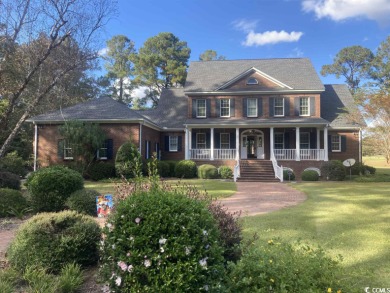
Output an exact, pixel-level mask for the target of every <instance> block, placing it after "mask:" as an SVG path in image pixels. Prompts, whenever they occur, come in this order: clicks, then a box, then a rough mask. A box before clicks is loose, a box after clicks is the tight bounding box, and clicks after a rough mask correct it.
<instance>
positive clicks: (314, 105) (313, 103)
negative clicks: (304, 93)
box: [309, 97, 316, 116]
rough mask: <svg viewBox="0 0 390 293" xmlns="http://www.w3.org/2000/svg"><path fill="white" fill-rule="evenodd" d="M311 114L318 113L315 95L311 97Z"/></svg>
mask: <svg viewBox="0 0 390 293" xmlns="http://www.w3.org/2000/svg"><path fill="white" fill-rule="evenodd" d="M309 99H310V102H309V103H310V116H315V115H316V99H315V97H310V98H309Z"/></svg>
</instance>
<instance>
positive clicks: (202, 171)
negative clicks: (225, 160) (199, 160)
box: [198, 164, 218, 179]
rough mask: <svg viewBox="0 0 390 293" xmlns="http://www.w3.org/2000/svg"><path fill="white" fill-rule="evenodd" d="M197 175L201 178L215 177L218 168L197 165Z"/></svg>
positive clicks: (216, 176)
mask: <svg viewBox="0 0 390 293" xmlns="http://www.w3.org/2000/svg"><path fill="white" fill-rule="evenodd" d="M198 177H199V178H201V179H215V178H218V169H217V167H215V166H213V165H210V164H204V165H200V166H199V167H198Z"/></svg>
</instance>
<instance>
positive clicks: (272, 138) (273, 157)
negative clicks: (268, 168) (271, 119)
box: [269, 127, 275, 160]
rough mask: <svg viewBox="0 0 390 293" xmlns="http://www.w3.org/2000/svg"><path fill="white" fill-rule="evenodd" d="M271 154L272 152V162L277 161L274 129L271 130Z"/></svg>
mask: <svg viewBox="0 0 390 293" xmlns="http://www.w3.org/2000/svg"><path fill="white" fill-rule="evenodd" d="M269 136H270V143H269V144H270V152H271V160H274V159H275V154H274V128H273V127H271V128H270V134H269Z"/></svg>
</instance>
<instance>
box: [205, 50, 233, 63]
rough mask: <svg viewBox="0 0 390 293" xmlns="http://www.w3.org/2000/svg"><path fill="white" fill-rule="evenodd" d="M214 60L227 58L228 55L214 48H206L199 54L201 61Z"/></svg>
mask: <svg viewBox="0 0 390 293" xmlns="http://www.w3.org/2000/svg"><path fill="white" fill-rule="evenodd" d="M213 60H226V57H225V56H223V55H219V56H218V53H217V52H216V51H214V50H206V51H204V52H203V53H202V54H200V55H199V61H213Z"/></svg>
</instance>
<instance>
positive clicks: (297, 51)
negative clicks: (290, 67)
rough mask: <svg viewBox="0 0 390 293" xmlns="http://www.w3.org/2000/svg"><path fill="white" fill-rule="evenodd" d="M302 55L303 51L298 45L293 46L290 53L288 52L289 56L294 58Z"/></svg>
mask: <svg viewBox="0 0 390 293" xmlns="http://www.w3.org/2000/svg"><path fill="white" fill-rule="evenodd" d="M303 56H304V53H303V51H302V50H301V49H299V48H298V47H297V48H294V49H293V51H292V53H291V54H290V57H296V58H300V57H303Z"/></svg>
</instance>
